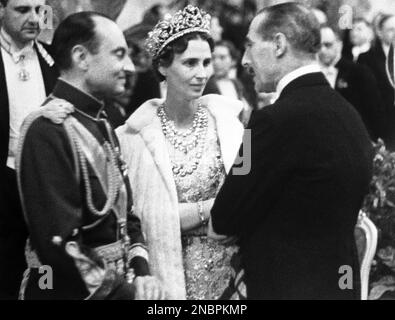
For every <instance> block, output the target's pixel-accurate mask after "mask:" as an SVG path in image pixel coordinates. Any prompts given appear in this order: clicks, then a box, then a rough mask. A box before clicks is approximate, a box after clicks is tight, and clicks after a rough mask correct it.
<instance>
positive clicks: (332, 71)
mask: <svg viewBox="0 0 395 320" xmlns="http://www.w3.org/2000/svg"><path fill="white" fill-rule="evenodd" d="M341 52H342V42H341V40H340V37H339V35H338V34H337V33H336V32H335V31H334V30H333V29H332V28H331V27H329V26H323V27H321V49H320V51H319V54H318V57H319V61H320V66H321V71H322V72H323V73H324V75H325V77H326V78H327V80H328V82H329V83H330V85H331V87H332V88H333V89H335V90H336V91H337V92H339V93H340V94H341V95H342V96H343V97H344V98H345V99H346V100H347V101H348V102H349V103H351V104H352V105H353V106H354V108H355V109H356V110H357V111H358V113H359V114H360V116H361V118H362V120H363V122H364V124H365V126H366V128H367V129H368V131H369V134H370V137H371V139H372V140H377V138H380V137H382V129H383V118H382V116H383V114H382V109H381V105H382V103H381V96H380V92H379V90H378V86H377V83H376V79H375V78H374V76H373V75H372V74H371V72H370V70H369V69H367V68H366V67H363V66H360V65H357V64H355V63H353V62H351V61H348V60H346V59H345V58H342V57H341Z"/></svg>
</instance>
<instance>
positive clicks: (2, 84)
mask: <svg viewBox="0 0 395 320" xmlns="http://www.w3.org/2000/svg"><path fill="white" fill-rule="evenodd" d="M0 88H1V90H0V124H1V131H2V132H3V134H6V135H8V133H7V132H8V130H9V129H8V123H9V117H10V116H9V105H8V91H7V83H6V79H5V69H4V61H3V55H2V54H1V51H0Z"/></svg>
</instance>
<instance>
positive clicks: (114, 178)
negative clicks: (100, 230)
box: [64, 122, 121, 221]
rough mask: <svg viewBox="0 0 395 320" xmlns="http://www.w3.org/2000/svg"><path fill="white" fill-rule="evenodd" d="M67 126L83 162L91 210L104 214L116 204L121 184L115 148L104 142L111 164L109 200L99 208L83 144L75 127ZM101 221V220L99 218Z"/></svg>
mask: <svg viewBox="0 0 395 320" xmlns="http://www.w3.org/2000/svg"><path fill="white" fill-rule="evenodd" d="M64 125H65V127H66V128H67V129H66V130H67V131H68V132H69V134H70V137H71V139H72V143H73V144H74V145H75V147H76V151H77V155H78V158H79V162H80V164H81V171H82V177H83V180H84V186H85V191H86V200H87V205H88V208H89V210H90V211H91V212H92V213H93V214H95V215H98V216H103V215H105V214H106V213H107V212H108V211H109V210H111V208H112V207H113V205H114V204H115V201H116V198H117V194H118V190H119V188H120V185H121V180H120V179H119V178H118V172H117V159H116V155H115V152H114V150H113V149H112V147H111V144H110V143H108V142H104V144H103V148H104V152H105V153H106V155H107V156H108V158H109V160H110V165H109V169H108V171H107V176H108V196H107V201H106V203H105V205H104V207H103V209H102V210H99V209H97V208H96V207H95V205H94V203H93V199H92V186H91V184H90V180H89V172H88V167H87V159H86V157H85V155H84V152H83V150H82V147H81V144H80V142H79V139H78V137H77V135H76V133H75V130H74V128H73V127H72V125H71V124H70V123H66V122H65V123H64ZM99 221H101V220H99Z"/></svg>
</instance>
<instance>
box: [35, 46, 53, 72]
mask: <svg viewBox="0 0 395 320" xmlns="http://www.w3.org/2000/svg"><path fill="white" fill-rule="evenodd" d="M36 45H37V50H38V52H39V53H40V54H41V56H42V57H43V59H44V60H45V62H46V63H47V64H48V65H49V66H50V67H53V65H54V64H55V61H54V60H53V58H52V57H51V55H50V54H49V53H48V51H47V50H46V49H45V48H44V46H43V45H42V44H41V43H40V42H38V41H36Z"/></svg>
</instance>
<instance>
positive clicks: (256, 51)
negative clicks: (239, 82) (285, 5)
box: [242, 15, 278, 92]
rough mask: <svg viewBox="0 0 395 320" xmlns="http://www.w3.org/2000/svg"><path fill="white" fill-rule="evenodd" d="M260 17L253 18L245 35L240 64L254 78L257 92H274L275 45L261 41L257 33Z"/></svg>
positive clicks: (271, 42)
mask: <svg viewBox="0 0 395 320" xmlns="http://www.w3.org/2000/svg"><path fill="white" fill-rule="evenodd" d="M261 19H264V17H262V15H259V16H257V17H255V18H254V20H253V21H252V23H251V26H250V29H249V31H248V34H247V40H246V50H245V52H244V56H243V59H242V64H243V66H245V67H246V68H248V70H249V71H250V73H251V74H252V75H253V76H254V81H255V90H256V91H257V92H274V91H275V90H276V80H275V79H276V76H277V74H276V66H277V63H278V61H277V59H276V55H275V45H274V42H273V41H268V40H263V39H262V36H261V35H260V34H258V33H257V30H258V27H259V24H260V21H261Z"/></svg>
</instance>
